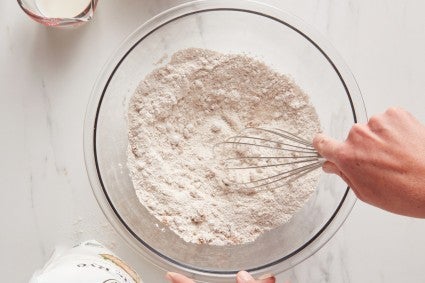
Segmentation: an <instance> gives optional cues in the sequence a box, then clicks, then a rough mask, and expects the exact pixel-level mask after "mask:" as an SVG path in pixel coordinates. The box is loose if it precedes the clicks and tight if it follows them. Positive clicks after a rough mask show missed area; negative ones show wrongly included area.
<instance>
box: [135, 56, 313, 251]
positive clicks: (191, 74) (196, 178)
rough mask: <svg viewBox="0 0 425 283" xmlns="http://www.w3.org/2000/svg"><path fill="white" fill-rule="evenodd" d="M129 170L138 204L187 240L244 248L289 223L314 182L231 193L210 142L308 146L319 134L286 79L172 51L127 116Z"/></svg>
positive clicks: (260, 68)
mask: <svg viewBox="0 0 425 283" xmlns="http://www.w3.org/2000/svg"><path fill="white" fill-rule="evenodd" d="M128 120H129V151H128V167H129V169H130V172H131V177H132V180H133V183H134V187H135V190H136V194H137V196H138V198H139V200H140V202H141V203H142V204H143V205H144V206H145V207H146V208H147V209H148V211H149V212H150V213H151V214H152V215H154V216H155V217H156V218H157V219H159V220H160V221H161V222H162V223H164V224H166V225H167V226H168V227H169V228H170V229H171V230H172V231H174V232H175V233H176V234H177V235H179V236H180V237H181V238H183V239H184V240H185V241H187V242H193V243H206V244H211V245H227V244H243V243H247V242H251V241H254V240H255V239H256V238H257V237H259V236H260V235H261V234H262V233H263V232H265V231H267V230H270V229H273V228H275V227H277V226H279V225H282V224H284V223H286V222H287V221H289V220H290V219H291V217H292V216H293V215H294V214H295V213H296V211H297V210H298V209H300V208H301V207H302V206H303V205H304V204H305V203H306V201H307V200H308V198H309V197H310V195H311V194H312V193H313V191H314V189H315V187H316V182H317V180H318V174H308V175H305V176H303V177H302V178H301V179H299V180H296V181H293V182H290V183H288V184H287V186H283V187H280V188H278V189H274V190H249V191H247V190H234V189H231V188H229V187H228V186H227V185H226V183H225V182H223V180H225V179H226V178H227V177H228V172H226V171H225V170H223V168H222V167H221V166H220V164H219V162H218V161H217V160H216V159H217V158H216V157H215V155H214V150H213V147H214V145H215V144H217V143H219V142H221V141H224V140H226V139H227V138H228V137H231V136H235V135H237V134H238V133H239V132H240V131H241V130H243V129H245V128H247V127H266V128H281V129H285V130H288V131H291V132H293V133H294V134H298V135H301V136H303V137H305V138H306V139H311V138H312V136H313V135H314V133H316V132H317V131H318V130H319V128H320V125H319V120H318V117H317V114H316V112H315V110H314V108H313V106H312V105H311V104H310V102H309V100H308V97H307V95H306V94H305V93H304V92H303V91H302V90H301V89H300V88H299V87H298V86H297V85H296V84H295V83H294V81H292V80H291V79H290V78H289V77H287V76H285V75H282V74H279V73H277V72H276V71H273V70H272V69H270V68H269V67H267V66H266V65H265V64H264V63H262V62H260V61H257V60H255V59H253V58H250V57H248V56H245V55H229V54H221V53H218V52H214V51H210V50H205V49H194V48H192V49H185V50H181V51H178V52H177V53H175V54H174V55H173V56H172V57H171V59H170V62H169V63H168V64H166V65H165V66H163V67H160V68H158V69H156V70H154V71H153V72H152V73H150V74H148V75H147V76H146V78H145V79H144V80H143V81H142V82H141V83H140V85H139V87H138V88H137V90H136V92H135V93H134V96H133V97H132V99H131V101H130V105H129V111H128Z"/></svg>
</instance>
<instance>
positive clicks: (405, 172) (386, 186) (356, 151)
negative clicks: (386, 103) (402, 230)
mask: <svg viewBox="0 0 425 283" xmlns="http://www.w3.org/2000/svg"><path fill="white" fill-rule="evenodd" d="M313 145H314V147H315V148H316V150H317V151H318V152H319V154H320V155H321V156H323V157H324V158H326V160H327V161H326V162H325V163H324V164H323V170H324V171H325V172H328V173H334V174H338V175H339V176H340V177H341V178H342V179H344V181H345V182H346V183H347V184H348V185H349V186H350V187H351V189H352V190H353V191H354V193H355V194H356V195H357V197H358V198H359V199H360V200H362V201H365V202H367V203H369V204H372V205H374V206H377V207H380V208H382V209H385V210H387V211H391V212H394V213H397V214H402V215H407V216H413V217H422V218H425V126H424V125H423V124H421V123H420V122H419V121H418V120H416V119H415V118H414V117H413V116H412V115H411V114H410V113H408V112H406V111H404V110H402V109H397V108H390V109H388V110H387V111H386V112H385V113H383V114H380V115H376V116H373V117H371V118H370V120H369V122H368V123H367V124H356V125H354V126H353V127H352V128H351V130H350V132H349V134H348V137H347V139H346V140H345V141H344V142H339V141H336V140H334V139H332V138H329V137H327V136H325V135H323V134H317V135H316V137H315V138H314V140H313Z"/></svg>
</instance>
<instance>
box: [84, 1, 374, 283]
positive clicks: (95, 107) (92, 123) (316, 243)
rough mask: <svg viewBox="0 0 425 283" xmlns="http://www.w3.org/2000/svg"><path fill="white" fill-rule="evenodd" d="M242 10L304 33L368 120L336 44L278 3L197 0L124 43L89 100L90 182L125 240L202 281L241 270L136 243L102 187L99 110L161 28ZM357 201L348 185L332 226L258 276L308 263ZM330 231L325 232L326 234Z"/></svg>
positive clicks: (357, 116) (356, 112)
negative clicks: (192, 261) (205, 266)
mask: <svg viewBox="0 0 425 283" xmlns="http://www.w3.org/2000/svg"><path fill="white" fill-rule="evenodd" d="M220 10H223V11H240V12H247V13H252V14H256V15H258V16H263V17H267V18H269V19H271V20H274V21H278V22H279V23H281V24H284V25H286V26H288V27H290V28H291V29H293V30H294V31H296V32H298V33H299V34H300V35H302V36H303V37H304V38H305V39H306V40H308V41H309V42H310V43H311V44H313V45H314V46H315V47H316V48H317V49H319V50H320V52H321V53H322V54H323V56H325V57H326V59H327V60H328V62H329V63H330V64H331V65H332V67H333V68H334V70H335V72H336V73H337V75H338V76H339V78H340V80H341V82H342V83H343V85H344V88H345V90H346V93H347V95H348V98H349V100H350V104H351V109H352V111H353V118H354V121H355V122H356V123H364V122H366V121H367V114H366V109H365V105H364V101H363V98H362V95H361V93H360V89H359V87H358V85H357V83H356V81H355V78H354V76H353V75H352V73H351V71H350V70H349V68H348V66H347V65H346V64H345V62H344V61H343V60H342V58H341V57H340V56H339V54H338V53H337V52H336V50H335V48H333V47H332V46H331V44H330V43H329V42H328V41H327V40H326V39H325V38H324V37H323V36H322V35H320V34H319V33H318V32H317V31H315V30H314V29H313V28H311V27H310V26H309V25H307V24H305V23H304V22H303V21H301V20H300V19H298V18H296V17H294V16H293V15H290V14H288V13H287V12H284V11H282V10H280V9H278V8H275V7H273V6H270V5H267V4H264V3H260V2H257V1H249V0H232V1H228V0H215V1H210V0H197V1H192V2H188V3H185V4H181V5H178V6H175V7H173V8H171V9H169V10H166V11H164V12H162V13H160V14H158V15H157V16H155V17H153V18H152V19H151V20H149V21H147V22H146V23H145V24H143V25H141V26H140V27H139V28H137V29H136V31H134V32H133V33H132V34H131V35H130V36H128V37H127V39H126V40H124V42H123V43H122V44H121V46H120V47H119V48H118V49H117V50H116V51H115V53H114V54H113V56H112V57H111V58H110V59H109V60H108V62H107V63H106V65H105V66H104V68H103V70H102V71H101V73H100V76H99V77H98V79H97V81H96V83H95V85H94V87H93V90H92V94H91V98H90V101H89V103H88V106H87V111H86V117H85V122H84V157H85V164H86V170H87V174H88V176H89V180H90V184H91V187H92V190H93V193H94V195H95V198H96V200H97V202H98V204H99V206H100V207H101V209H102V211H103V213H104V214H105V216H106V218H107V219H108V220H109V222H110V223H111V225H112V226H113V227H114V229H115V230H116V231H117V232H118V234H120V235H121V236H122V237H123V238H124V240H125V241H126V242H127V243H128V244H129V245H130V246H131V247H132V248H133V249H134V250H136V251H137V252H139V253H140V254H141V255H143V256H144V257H145V258H146V259H148V260H149V261H150V262H152V263H153V264H154V265H156V266H158V267H160V268H162V269H164V270H175V271H179V272H181V273H184V274H186V275H189V276H192V277H193V278H195V279H197V280H199V281H201V282H231V281H232V280H234V275H235V273H236V271H231V272H227V271H225V272H221V271H220V272H214V271H205V270H199V269H194V268H192V267H189V266H185V265H183V264H181V263H178V262H176V261H173V260H172V259H169V258H167V257H166V256H162V255H160V254H158V253H157V252H156V251H155V250H154V249H153V248H151V247H149V246H146V245H145V246H142V245H138V244H136V243H135V241H138V240H137V236H136V235H134V234H132V232H131V230H130V229H129V227H128V226H127V224H126V223H124V221H122V219H121V218H120V216H119V214H118V213H117V211H116V210H115V208H114V207H113V205H112V204H111V201H110V199H109V198H108V195H107V193H106V191H105V189H104V187H103V184H102V182H101V179H100V172H99V168H98V167H97V163H96V156H95V155H96V152H95V146H96V144H95V142H96V120H97V114H98V112H99V110H100V107H101V103H102V98H103V95H104V92H105V90H106V89H107V87H108V84H109V82H110V80H111V78H112V76H113V74H114V73H115V71H116V70H117V69H118V67H119V65H120V64H121V62H122V61H123V60H124V59H125V58H126V56H127V54H128V53H130V52H131V50H132V49H133V48H134V47H135V46H136V45H137V44H138V43H139V42H141V41H142V40H143V38H145V37H147V36H148V35H149V34H151V33H153V32H155V31H156V30H157V29H159V28H160V27H161V26H163V25H166V24H168V23H170V22H172V21H174V20H176V19H178V18H181V17H185V16H189V15H192V14H195V13H201V12H208V11H220ZM355 202H356V196H355V195H354V193H353V192H352V190H350V189H349V188H348V187H347V189H346V192H345V195H344V198H343V199H342V201H341V203H340V205H339V207H338V208H337V210H336V211H335V213H334V214H333V216H332V217H331V218H330V219H329V221H328V222H327V224H326V225H325V226H324V227H323V228H322V229H321V230H320V231H319V232H318V233H317V234H316V235H315V236H314V237H313V238H312V239H311V240H310V241H308V242H306V243H305V244H304V245H303V246H302V247H300V248H299V249H298V250H297V251H296V252H294V253H293V254H290V255H289V256H287V257H285V258H283V259H280V260H278V261H276V262H273V263H269V264H266V265H264V266H261V267H259V268H255V269H252V270H249V271H251V272H252V273H253V274H254V275H257V276H259V275H262V274H266V273H267V274H268V273H271V274H278V273H280V272H283V271H285V270H287V269H289V268H292V267H293V266H295V265H297V264H299V263H300V262H302V261H304V260H305V259H307V258H308V257H310V256H311V255H313V254H314V253H315V252H317V251H318V250H319V249H320V248H321V247H322V246H323V245H325V244H326V243H327V242H328V241H329V240H330V239H331V238H332V236H333V235H334V234H335V233H336V232H337V230H338V229H339V228H340V227H341V225H342V224H343V223H344V221H345V219H346V218H347V216H348V215H349V213H350V211H351V209H352V207H353V206H354V204H355ZM325 232H326V233H325ZM139 242H140V241H139Z"/></svg>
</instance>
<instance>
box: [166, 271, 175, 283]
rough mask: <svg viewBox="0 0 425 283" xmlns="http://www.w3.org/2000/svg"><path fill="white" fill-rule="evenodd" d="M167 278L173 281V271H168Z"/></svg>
mask: <svg viewBox="0 0 425 283" xmlns="http://www.w3.org/2000/svg"><path fill="white" fill-rule="evenodd" d="M165 279H167V280H168V281H171V282H173V272H167V274H165Z"/></svg>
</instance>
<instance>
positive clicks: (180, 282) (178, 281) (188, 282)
mask: <svg viewBox="0 0 425 283" xmlns="http://www.w3.org/2000/svg"><path fill="white" fill-rule="evenodd" d="M165 278H167V280H168V281H170V282H172V283H195V281H193V280H192V279H189V278H187V277H186V276H184V275H181V274H178V273H174V272H167V274H166V275H165Z"/></svg>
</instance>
